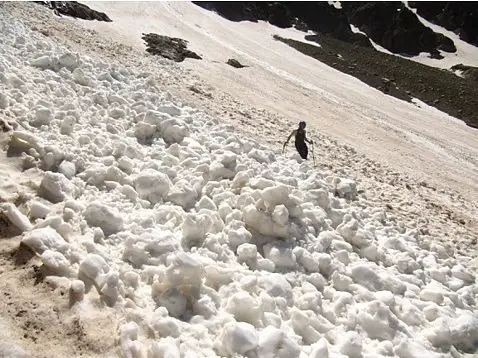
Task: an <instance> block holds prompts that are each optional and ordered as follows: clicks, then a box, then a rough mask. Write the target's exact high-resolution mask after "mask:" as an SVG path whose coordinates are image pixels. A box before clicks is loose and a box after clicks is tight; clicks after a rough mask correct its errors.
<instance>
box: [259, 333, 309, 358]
mask: <svg viewBox="0 0 478 358" xmlns="http://www.w3.org/2000/svg"><path fill="white" fill-rule="evenodd" d="M300 352H301V350H300V347H299V345H298V344H297V343H296V342H294V341H293V340H292V339H291V338H290V337H289V335H288V334H286V333H285V332H284V331H281V330H280V329H277V328H275V327H272V326H267V327H266V328H264V329H263V330H262V331H261V333H260V335H259V344H258V347H257V356H258V357H260V358H298V357H299V355H300Z"/></svg>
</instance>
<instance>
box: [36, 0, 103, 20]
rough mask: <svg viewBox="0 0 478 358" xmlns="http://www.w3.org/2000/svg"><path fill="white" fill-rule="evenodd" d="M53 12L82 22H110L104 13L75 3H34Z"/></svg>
mask: <svg viewBox="0 0 478 358" xmlns="http://www.w3.org/2000/svg"><path fill="white" fill-rule="evenodd" d="M36 3H39V4H41V5H44V6H47V7H48V8H50V9H52V10H53V11H55V14H57V15H65V16H71V17H75V18H79V19H83V20H97V21H106V22H112V20H111V19H110V18H109V17H108V15H106V14H105V13H104V12H99V11H96V10H93V9H91V8H90V7H88V6H86V5H84V4H81V3H79V2H76V1H36Z"/></svg>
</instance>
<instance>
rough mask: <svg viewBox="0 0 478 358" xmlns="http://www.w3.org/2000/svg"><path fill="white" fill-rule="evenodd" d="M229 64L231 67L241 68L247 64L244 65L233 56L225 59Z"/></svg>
mask: <svg viewBox="0 0 478 358" xmlns="http://www.w3.org/2000/svg"><path fill="white" fill-rule="evenodd" d="M226 63H227V64H228V65H229V66H232V67H235V68H243V67H247V66H244V65H243V64H241V63H240V62H239V61H238V60H236V59H234V58H230V59H229V60H227V62H226Z"/></svg>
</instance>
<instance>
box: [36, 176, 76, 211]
mask: <svg viewBox="0 0 478 358" xmlns="http://www.w3.org/2000/svg"><path fill="white" fill-rule="evenodd" d="M40 190H41V195H42V196H43V197H44V198H45V199H47V200H49V201H51V202H53V203H57V202H60V201H63V200H65V199H66V198H67V197H68V196H71V195H73V193H74V191H75V187H74V185H73V184H72V183H71V182H70V181H69V180H68V178H67V177H65V176H64V175H63V174H60V173H53V172H46V173H45V175H44V177H43V179H42V181H41V183H40Z"/></svg>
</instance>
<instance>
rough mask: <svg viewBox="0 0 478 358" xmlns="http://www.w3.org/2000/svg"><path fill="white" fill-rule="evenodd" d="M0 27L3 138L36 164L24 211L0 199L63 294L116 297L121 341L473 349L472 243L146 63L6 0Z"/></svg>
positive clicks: (221, 352) (405, 351)
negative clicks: (43, 22) (224, 114)
mask: <svg viewBox="0 0 478 358" xmlns="http://www.w3.org/2000/svg"><path fill="white" fill-rule="evenodd" d="M12 24H13V26H12ZM0 28H1V29H2V34H3V41H2V43H1V44H0V50H1V51H0V70H1V72H0V74H1V76H0V80H1V83H0V86H1V90H2V93H3V95H4V97H5V98H6V101H5V103H7V105H6V109H5V111H6V112H8V116H9V118H15V119H16V122H17V124H18V125H19V126H20V127H21V131H16V132H15V133H14V134H13V135H12V137H11V143H13V144H12V145H15V148H17V149H19V148H20V150H21V152H22V158H23V160H24V164H25V165H26V166H37V167H38V168H40V169H41V170H43V171H44V175H43V179H42V180H41V183H40V185H39V187H38V197H35V198H31V199H28V200H29V201H28V202H27V205H28V207H29V208H30V210H31V216H32V218H34V219H35V220H34V221H33V222H32V223H29V222H27V221H26V220H28V218H26V217H25V216H24V215H23V214H21V213H20V212H19V211H18V210H16V209H15V207H12V206H5V207H2V210H5V211H6V212H7V215H8V218H9V219H10V220H11V221H12V222H13V223H14V224H15V225H16V226H18V228H20V229H21V230H22V231H25V233H24V234H23V239H22V241H23V243H24V244H25V245H27V246H29V247H30V248H31V249H32V250H33V251H34V252H35V253H36V254H37V255H38V256H39V257H40V258H41V260H42V262H43V264H44V265H45V266H46V267H47V268H48V269H49V271H51V273H52V275H55V276H60V277H65V278H66V279H68V281H69V282H70V292H71V295H72V297H73V298H74V302H75V304H76V305H77V306H78V307H77V309H93V310H95V309H97V310H98V311H99V310H101V309H102V306H103V307H108V308H109V309H111V310H114V311H115V315H116V316H117V317H118V325H119V330H118V337H117V340H118V342H119V349H120V350H121V352H122V355H123V356H124V357H208V358H212V357H219V356H221V357H249V358H252V357H254V358H255V357H258V358H266V357H267V358H269V357H271V358H272V357H288V358H290V357H298V358H306V357H309V358H317V357H331V358H334V357H336V358H339V357H350V358H354V357H400V358H423V357H459V356H463V355H464V354H467V353H470V354H473V353H476V352H477V349H478V342H477V339H476V337H477V336H478V317H477V313H476V312H477V302H476V297H477V294H478V285H477V283H476V280H475V278H476V270H474V269H472V268H470V267H468V265H467V264H468V262H469V260H470V257H467V256H463V255H460V254H455V253H454V252H452V251H451V250H448V249H446V248H445V247H443V246H440V245H438V244H434V243H431V244H427V243H424V242H423V241H422V238H421V235H420V232H419V231H418V229H417V228H410V227H407V226H406V225H405V224H404V223H403V222H400V221H397V219H396V218H393V219H392V218H389V217H387V215H386V213H385V212H384V211H383V209H380V208H376V207H373V206H370V205H368V204H367V201H366V200H362V199H361V198H360V195H359V194H358V190H357V185H356V183H355V182H354V181H352V180H350V179H348V178H341V177H337V176H331V175H328V174H326V173H324V172H322V171H319V170H316V169H314V168H313V167H312V166H311V164H310V162H304V161H302V160H301V159H300V157H299V156H298V155H293V156H283V155H281V154H280V152H275V151H273V150H271V149H269V148H267V147H266V146H264V145H262V144H260V143H258V142H256V141H253V140H251V139H248V138H244V137H241V136H240V135H238V134H237V133H236V132H234V130H233V128H231V127H230V126H227V125H224V124H221V123H220V122H219V121H218V120H217V119H216V118H214V117H212V116H211V115H209V114H207V113H204V112H201V111H199V110H197V109H195V108H191V107H189V106H186V105H184V104H182V103H181V101H180V100H179V99H178V98H174V97H173V96H172V95H171V94H169V93H165V92H161V91H160V90H159V89H158V87H157V85H156V83H155V81H154V79H153V78H154V74H153V73H145V72H141V73H140V72H139V71H138V70H137V69H136V68H134V67H126V66H121V65H117V64H112V63H109V62H108V61H107V60H103V59H101V58H93V57H88V56H85V55H81V54H76V53H71V52H70V51H69V50H67V49H66V48H65V47H63V46H61V45H58V44H55V43H54V42H52V41H49V40H48V39H46V38H44V37H41V36H40V35H39V34H38V33H33V32H31V31H30V30H28V29H27V28H26V27H24V26H23V25H22V24H21V23H19V22H17V21H15V20H14V19H12V18H11V17H9V16H8V15H7V14H5V13H3V14H2V17H1V18H0ZM65 123H66V124H65ZM19 142H21V145H20V144H19ZM93 302H94V304H89V303H93ZM95 307H96V308H95Z"/></svg>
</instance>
